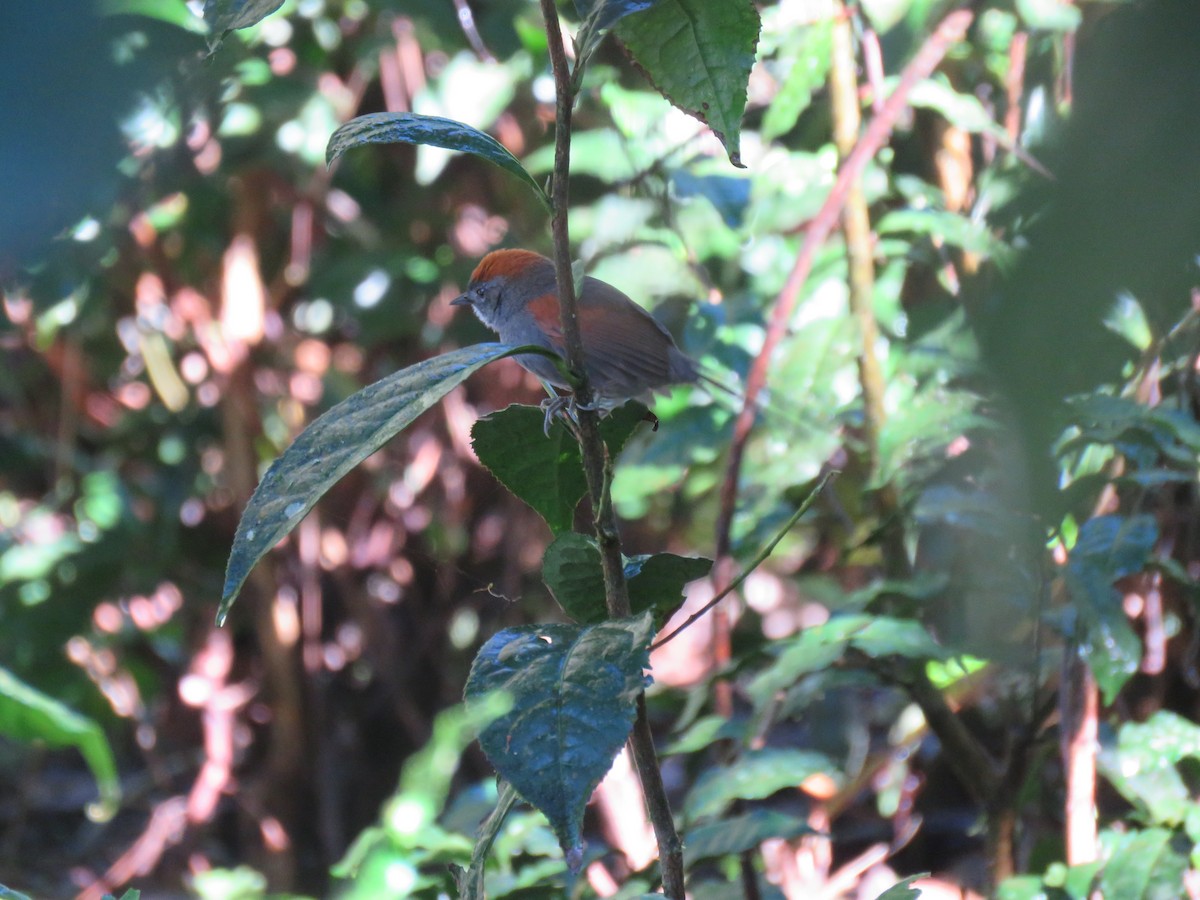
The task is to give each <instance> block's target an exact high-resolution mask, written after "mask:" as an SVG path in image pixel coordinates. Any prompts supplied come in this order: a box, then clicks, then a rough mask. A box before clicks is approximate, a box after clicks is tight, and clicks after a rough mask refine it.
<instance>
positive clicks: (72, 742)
mask: <svg viewBox="0 0 1200 900" xmlns="http://www.w3.org/2000/svg"><path fill="white" fill-rule="evenodd" d="M0 734H3V735H4V736H5V737H8V738H11V739H12V740H17V741H42V742H44V743H45V744H47V745H48V746H50V747H75V748H77V749H78V750H79V752H80V753H82V754H83V758H84V761H85V762H87V764H88V768H89V769H91V770H92V777H93V778H95V779H96V787H97V788H98V789H99V791H100V799H99V800H98V801H97V802H95V803H91V804H89V805H88V808H87V814H88V818H90V819H92V820H93V821H97V822H105V821H108V820H109V819H111V818H112V816H113V813H115V812H116V811H117V807H118V806H119V805H120V803H121V784H120V782H119V781H118V780H117V766H116V763H115V762H114V761H113V754H112V748H111V747H110V746H109V743H108V738H106V737H105V736H104V731H103V730H102V729H101V728H100V726H99V725H98V724H97V723H96V722H95V721H93V720H92V719H89V718H88V717H87V716H83V715H80V714H79V713H77V712H75V711H74V710H72V709H69V708H68V707H66V706H64V705H63V704H61V703H59V702H58V701H57V700H55V699H54V698H53V697H50V696H48V695H47V694H43V693H42V692H41V691H39V690H37V689H36V688H33V687H31V686H29V685H28V684H26V683H25V682H23V681H21V680H20V679H18V678H17V677H16V676H15V675H13V674H12V673H11V672H9V671H8V670H7V669H0Z"/></svg>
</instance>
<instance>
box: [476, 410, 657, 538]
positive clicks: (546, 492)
mask: <svg viewBox="0 0 1200 900" xmlns="http://www.w3.org/2000/svg"><path fill="white" fill-rule="evenodd" d="M645 414H646V409H645V407H643V406H641V405H640V404H637V403H627V404H625V405H624V406H622V407H620V408H619V409H616V410H614V411H613V413H612V414H611V415H610V416H608V417H607V418H605V419H604V420H603V421H602V422H601V424H600V430H601V434H602V435H603V437H604V440H605V443H606V444H607V446H608V448H609V454H610V455H611V456H612V457H613V458H615V457H616V455H617V454H618V453H620V452H621V448H622V447H623V446H625V442H626V441H628V440H629V438H630V437H631V436H632V435H633V432H634V430H635V429H636V428H637V427H638V425H639V424H640V423H641V422H642V420H643V418H644V417H645ZM543 422H544V417H543V416H542V413H541V412H540V411H539V410H537V409H533V408H531V407H528V406H511V407H509V408H508V409H504V410H501V411H499V412H495V413H492V414H491V415H489V416H485V417H483V418H481V419H480V420H479V421H477V422H476V423H475V425H474V426H473V427H472V428H471V443H472V446H474V448H475V452H476V454H478V456H479V461H480V462H481V463H483V464H484V465H485V466H487V467H488V469H489V470H490V471H491V473H492V474H493V475H495V476H496V478H498V479H499V480H500V482H501V483H502V484H503V485H504V486H505V487H507V488H508V489H509V490H511V491H512V492H513V493H514V494H516V495H517V496H518V497H520V498H521V499H522V500H524V501H525V502H526V503H528V504H529V505H530V506H531V507H532V508H533V509H534V510H535V511H536V512H537V513H538V515H540V516H541V517H542V518H543V519H545V520H546V524H547V525H549V526H550V530H551V531H553V532H554V533H555V534H560V533H562V532H564V531H568V530H570V528H571V527H572V525H574V522H575V507H577V506H578V505H579V501H580V500H582V499H583V495H584V494H585V493H586V492H587V481H586V479H585V478H584V474H583V462H582V460H581V458H580V456H579V445H578V444H577V443H576V442H575V438H574V437H572V436H571V433H570V432H569V431H568V430H567V427H566V426H565V425H564V424H563V423H562V422H561V421H559V420H556V421H554V422H553V423H552V424H551V426H550V434H549V437H547V436H546V435H545V434H544V433H543V431H542V426H543Z"/></svg>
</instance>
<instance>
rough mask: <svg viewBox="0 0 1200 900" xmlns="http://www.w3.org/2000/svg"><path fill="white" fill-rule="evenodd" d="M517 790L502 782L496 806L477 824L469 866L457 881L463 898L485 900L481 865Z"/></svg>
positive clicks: (514, 803) (513, 804) (514, 798)
mask: <svg viewBox="0 0 1200 900" xmlns="http://www.w3.org/2000/svg"><path fill="white" fill-rule="evenodd" d="M517 799H518V797H517V792H516V789H515V788H513V786H512V785H511V784H509V783H508V782H503V786H502V787H501V788H500V796H499V797H498V798H497V799H496V808H495V809H493V810H492V811H491V813H490V814H489V815H488V817H487V818H486V819H484V820H483V822H482V823H481V824H480V826H479V836H478V839H477V840H476V841H475V849H474V850H473V851H472V852H471V867H470V869H468V870H467V871H466V873H464V875H463V878H462V880H461V881H460V882H459V893H460V894H461V895H462V897H463V900H485V898H486V896H487V894H486V893H485V891H484V880H483V867H484V864H485V863H486V862H487V855H488V853H489V852H490V851H491V849H492V844H493V843H495V840H496V835H497V834H499V833H500V829H501V827H503V825H504V820H505V819H506V818H508V814H509V812H511V811H512V808H513V806H515V805H516V802H517Z"/></svg>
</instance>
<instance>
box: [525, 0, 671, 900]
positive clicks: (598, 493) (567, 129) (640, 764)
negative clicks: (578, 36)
mask: <svg viewBox="0 0 1200 900" xmlns="http://www.w3.org/2000/svg"><path fill="white" fill-rule="evenodd" d="M541 7H542V17H543V18H544V19H545V21H546V40H547V44H548V49H549V51H550V64H551V67H552V68H553V70H554V86H555V97H556V99H555V126H554V181H553V184H554V191H553V195H552V198H551V199H552V201H553V209H554V213H553V218H552V220H551V228H552V231H553V234H554V274H555V278H556V279H557V281H558V294H559V302H560V306H561V311H562V326H563V337H564V338H565V340H566V345H567V364H568V365H569V366H570V367H571V369H573V370H574V371H575V373H576V374H577V375H578V376H579V377H580V378H581V384H580V385H579V389H578V390H577V391H576V396H577V397H578V398H579V399H580V401H582V406H585V407H586V406H589V405H590V402H589V401H590V400H591V399H592V394H591V387H590V385H588V383H587V371H586V370H585V369H584V366H583V340H582V337H581V335H580V331H579V314H578V308H577V298H576V296H575V281H574V277H573V275H572V273H571V240H570V233H569V231H568V223H567V211H568V209H569V205H570V198H569V193H568V177H569V175H570V160H571V108H572V106H573V104H574V100H575V98H574V95H573V93H572V90H571V84H570V71H569V69H568V66H567V54H566V50H565V49H564V47H563V40H562V28H561V26H560V25H559V21H558V11H557V10H556V9H555V7H554V0H541ZM579 449H580V454H581V455H582V457H583V470H584V474H585V475H586V477H587V484H588V495H589V497H590V498H591V503H592V511H593V515H594V525H595V529H596V540H597V543H598V544H599V546H600V561H601V566H602V568H603V572H604V599H605V603H606V605H607V607H608V614H609V616H610V617H611V618H622V617H625V616H628V615H630V607H629V590H628V588H627V586H626V584H625V569H624V566H623V564H622V560H621V537H620V534H619V532H618V530H617V517H616V513H615V512H614V510H613V505H612V502H611V499H610V498H609V496H608V490H609V483H610V482H611V478H610V477H609V475H610V474H611V460H609V459H608V455H607V451H606V449H605V447H604V441H603V440H602V439H601V437H600V426H599V418H598V416H597V414H596V413H595V412H594V411H591V410H588V409H580V410H579ZM629 742H630V749H631V750H632V752H633V759H634V762H635V764H636V765H637V769H638V776H639V777H640V778H641V782H642V790H643V792H644V793H645V795H646V803H647V806H648V807H649V812H650V822H651V824H652V825H653V826H654V834H655V837H656V838H657V840H658V852H659V860H660V868H661V870H662V880H663V891H664V893H665V894H666V896H668V897H671V898H673V900H683V898H684V886H683V845H682V843H681V842H680V840H679V835H678V833H677V832H676V831H675V823H674V820H673V818H672V816H671V807H670V804H669V802H668V801H667V794H666V790H665V788H664V787H663V782H662V773H661V772H660V771H659V767H658V758H657V755H656V753H655V751H654V736H653V735H652V734H651V732H650V723H649V720H648V719H647V717H646V702H645V697H644V696H639V697H638V711H637V721H636V722H635V723H634V726H633V732H632V733H631V734H630V737H629Z"/></svg>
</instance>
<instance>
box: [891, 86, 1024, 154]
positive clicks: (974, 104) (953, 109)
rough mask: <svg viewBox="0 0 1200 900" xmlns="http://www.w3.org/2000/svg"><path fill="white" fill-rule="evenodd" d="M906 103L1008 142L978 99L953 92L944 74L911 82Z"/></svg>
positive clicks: (970, 129)
mask: <svg viewBox="0 0 1200 900" xmlns="http://www.w3.org/2000/svg"><path fill="white" fill-rule="evenodd" d="M889 93H890V91H889ZM908 102H909V103H910V104H911V105H912V106H914V107H917V108H919V109H932V110H933V111H934V112H937V113H940V114H941V116H942V118H944V119H945V120H946V121H947V122H949V123H950V124H951V125H953V126H955V127H956V128H961V129H962V130H963V131H968V132H970V133H972V134H990V135H992V136H993V137H996V138H999V139H1001V140H1003V141H1004V142H1005V143H1007V142H1008V134H1007V132H1005V130H1004V128H1003V126H1001V125H1000V124H999V123H998V122H997V121H996V120H995V119H993V118H992V117H991V116H990V115H989V114H988V111H987V107H985V106H984V105H983V103H982V102H981V101H980V100H979V98H978V97H976V96H974V95H973V94H964V93H960V92H959V91H956V90H955V89H954V88H953V87H951V86H950V82H949V81H948V80H947V79H946V78H945V76H942V75H936V76H934V77H932V78H927V79H925V80H924V81H922V82H920V83H919V84H917V85H915V86H914V87H913V89H912V91H911V92H910V93H909V95H908Z"/></svg>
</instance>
